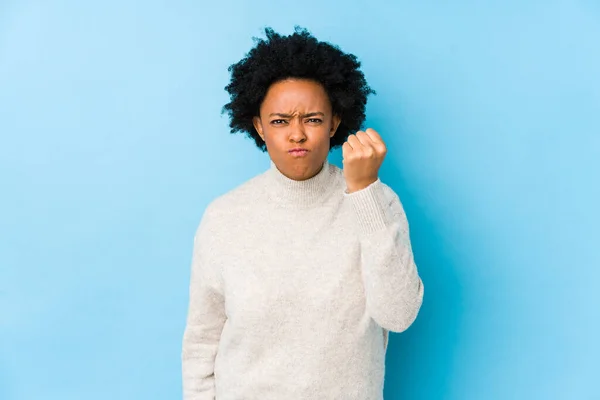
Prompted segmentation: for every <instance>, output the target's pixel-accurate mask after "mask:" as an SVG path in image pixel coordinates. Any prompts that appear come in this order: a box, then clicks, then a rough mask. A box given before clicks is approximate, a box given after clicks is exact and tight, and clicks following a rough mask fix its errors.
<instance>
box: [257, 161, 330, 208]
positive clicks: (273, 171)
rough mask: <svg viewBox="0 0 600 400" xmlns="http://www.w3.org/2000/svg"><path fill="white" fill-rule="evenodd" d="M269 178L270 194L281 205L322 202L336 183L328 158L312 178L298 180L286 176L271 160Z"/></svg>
mask: <svg viewBox="0 0 600 400" xmlns="http://www.w3.org/2000/svg"><path fill="white" fill-rule="evenodd" d="M267 177H268V180H269V188H268V190H269V194H270V195H271V197H272V199H273V200H274V201H276V202H277V203H280V204H281V205H290V206H296V207H306V206H311V205H315V204H318V203H320V202H322V201H323V200H324V199H325V198H326V197H327V195H328V194H329V193H330V190H331V189H332V187H333V183H334V178H335V176H334V171H333V170H332V166H331V165H330V164H329V162H328V161H327V160H325V162H324V163H323V166H322V168H321V170H320V171H319V172H318V173H317V174H316V175H315V176H313V177H312V178H309V179H305V180H301V181H297V180H294V179H291V178H288V177H287V176H285V175H284V174H283V173H282V172H281V171H280V170H279V169H278V168H277V166H276V165H275V163H274V162H273V161H271V168H270V169H269V171H267Z"/></svg>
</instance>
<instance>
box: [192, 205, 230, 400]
mask: <svg viewBox="0 0 600 400" xmlns="http://www.w3.org/2000/svg"><path fill="white" fill-rule="evenodd" d="M212 220H213V214H212V213H211V210H210V206H209V208H207V211H206V212H205V214H204V216H203V218H202V221H201V223H200V225H199V227H198V230H197V232H196V235H195V237H194V247H193V255H192V265H191V276H190V287H189V305H188V315H187V322H186V326H185V331H184V334H183V345H182V379H183V398H184V400H213V399H214V398H215V382H214V364H215V358H216V355H217V349H218V345H219V340H220V337H221V332H222V329H223V326H224V324H225V319H226V316H225V306H224V299H223V291H222V282H221V280H220V277H219V275H220V274H219V271H218V269H217V265H215V264H216V263H215V260H214V257H213V252H214V249H213V246H212V245H211V241H210V240H211V226H212V225H213V221H212Z"/></svg>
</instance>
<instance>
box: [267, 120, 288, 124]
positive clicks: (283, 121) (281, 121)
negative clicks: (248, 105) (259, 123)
mask: <svg viewBox="0 0 600 400" xmlns="http://www.w3.org/2000/svg"><path fill="white" fill-rule="evenodd" d="M285 122H286V121H285V119H274V120H273V121H271V124H273V125H281V124H284V123H285Z"/></svg>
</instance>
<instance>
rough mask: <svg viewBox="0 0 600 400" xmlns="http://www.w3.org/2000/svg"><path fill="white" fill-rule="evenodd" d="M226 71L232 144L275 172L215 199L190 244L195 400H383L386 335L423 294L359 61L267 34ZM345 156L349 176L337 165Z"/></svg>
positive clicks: (400, 326)
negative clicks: (249, 145) (242, 141)
mask: <svg viewBox="0 0 600 400" xmlns="http://www.w3.org/2000/svg"><path fill="white" fill-rule="evenodd" d="M266 34H267V38H266V40H259V41H258V42H257V44H256V46H255V47H254V48H253V49H252V50H251V51H250V52H249V53H248V54H247V55H246V57H245V58H243V59H242V60H241V61H240V62H238V63H237V64H234V65H232V66H231V68H230V72H231V82H230V84H229V85H228V86H227V87H226V89H227V91H228V92H229V94H230V96H231V101H230V102H229V103H228V104H227V105H225V107H224V111H226V112H228V113H229V115H230V121H231V122H230V126H231V130H232V133H235V132H243V133H245V134H247V135H248V136H249V137H251V138H252V139H254V141H255V142H256V145H257V146H258V147H259V149H261V150H263V151H265V150H266V151H267V152H268V154H269V156H270V158H271V166H270V168H269V169H268V170H267V171H266V172H264V173H262V174H260V175H258V176H256V177H254V178H253V179H251V180H249V181H248V182H246V183H244V184H243V185H241V186H239V187H237V188H235V189H234V190H232V191H230V192H228V193H226V194H225V195H222V196H220V197H219V198H217V199H216V200H214V201H213V202H212V203H211V204H210V205H209V206H208V207H207V209H206V211H205V213H204V215H203V217H202V221H201V223H200V226H199V227H198V231H197V232H196V236H195V240H194V252H193V260H192V269H191V282H190V299H189V311H188V319H187V325H186V329H185V333H184V337H183V351H182V362H183V388H184V398H185V399H186V400H200V399H215V398H216V399H217V400H230V399H260V400H268V399H277V400H290V399H303V400H309V399H319V400H323V399H344V400H349V399H360V400H366V399H381V398H382V397H383V378H384V361H385V349H386V345H387V332H388V331H395V332H402V331H404V330H406V329H407V328H408V327H409V326H410V325H411V324H412V322H413V321H414V320H415V318H416V316H417V313H418V311H419V309H420V307H421V303H422V299H423V284H422V282H421V279H420V277H419V275H418V272H417V268H416V266H415V263H414V259H413V254H412V251H411V245H410V241H409V231H408V223H407V220H406V215H405V213H404V211H403V207H402V205H401V203H400V200H399V199H398V196H397V195H396V194H395V193H394V192H393V191H392V190H391V189H390V188H389V187H388V186H387V185H385V184H383V183H382V182H381V180H380V179H379V177H378V170H379V167H380V165H381V163H382V161H383V158H384V156H385V154H386V147H385V144H384V143H383V141H382V139H381V137H380V136H379V134H378V133H377V132H375V131H374V130H372V129H367V130H366V131H359V129H360V127H361V125H362V123H363V122H364V119H365V105H366V101H367V96H368V95H369V94H370V93H372V90H371V89H370V88H369V86H368V85H367V83H366V81H365V79H364V75H363V73H362V72H361V71H360V70H359V67H360V63H359V62H358V61H357V59H356V57H354V56H353V55H350V54H344V53H343V52H342V51H340V50H339V49H338V48H337V47H335V46H332V45H330V44H328V43H324V42H319V41H317V40H316V39H315V38H314V37H313V36H311V35H310V34H309V33H308V32H307V31H305V30H301V29H296V31H295V33H294V34H292V35H290V36H282V35H279V34H276V33H275V32H273V30H271V29H267V30H266ZM339 146H342V153H343V170H342V169H340V168H338V167H336V166H334V165H332V164H329V163H328V161H327V155H328V153H329V151H330V149H332V148H335V147H339Z"/></svg>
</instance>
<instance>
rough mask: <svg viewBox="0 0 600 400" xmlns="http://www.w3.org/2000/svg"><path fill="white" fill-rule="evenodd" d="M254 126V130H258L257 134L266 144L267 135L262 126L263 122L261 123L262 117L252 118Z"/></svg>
mask: <svg viewBox="0 0 600 400" xmlns="http://www.w3.org/2000/svg"><path fill="white" fill-rule="evenodd" d="M252 124H254V129H256V132H258V136H260V137H261V139H262V140H263V142H264V141H265V135H264V133H263V126H262V121H261V119H260V117H254V118H252Z"/></svg>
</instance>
